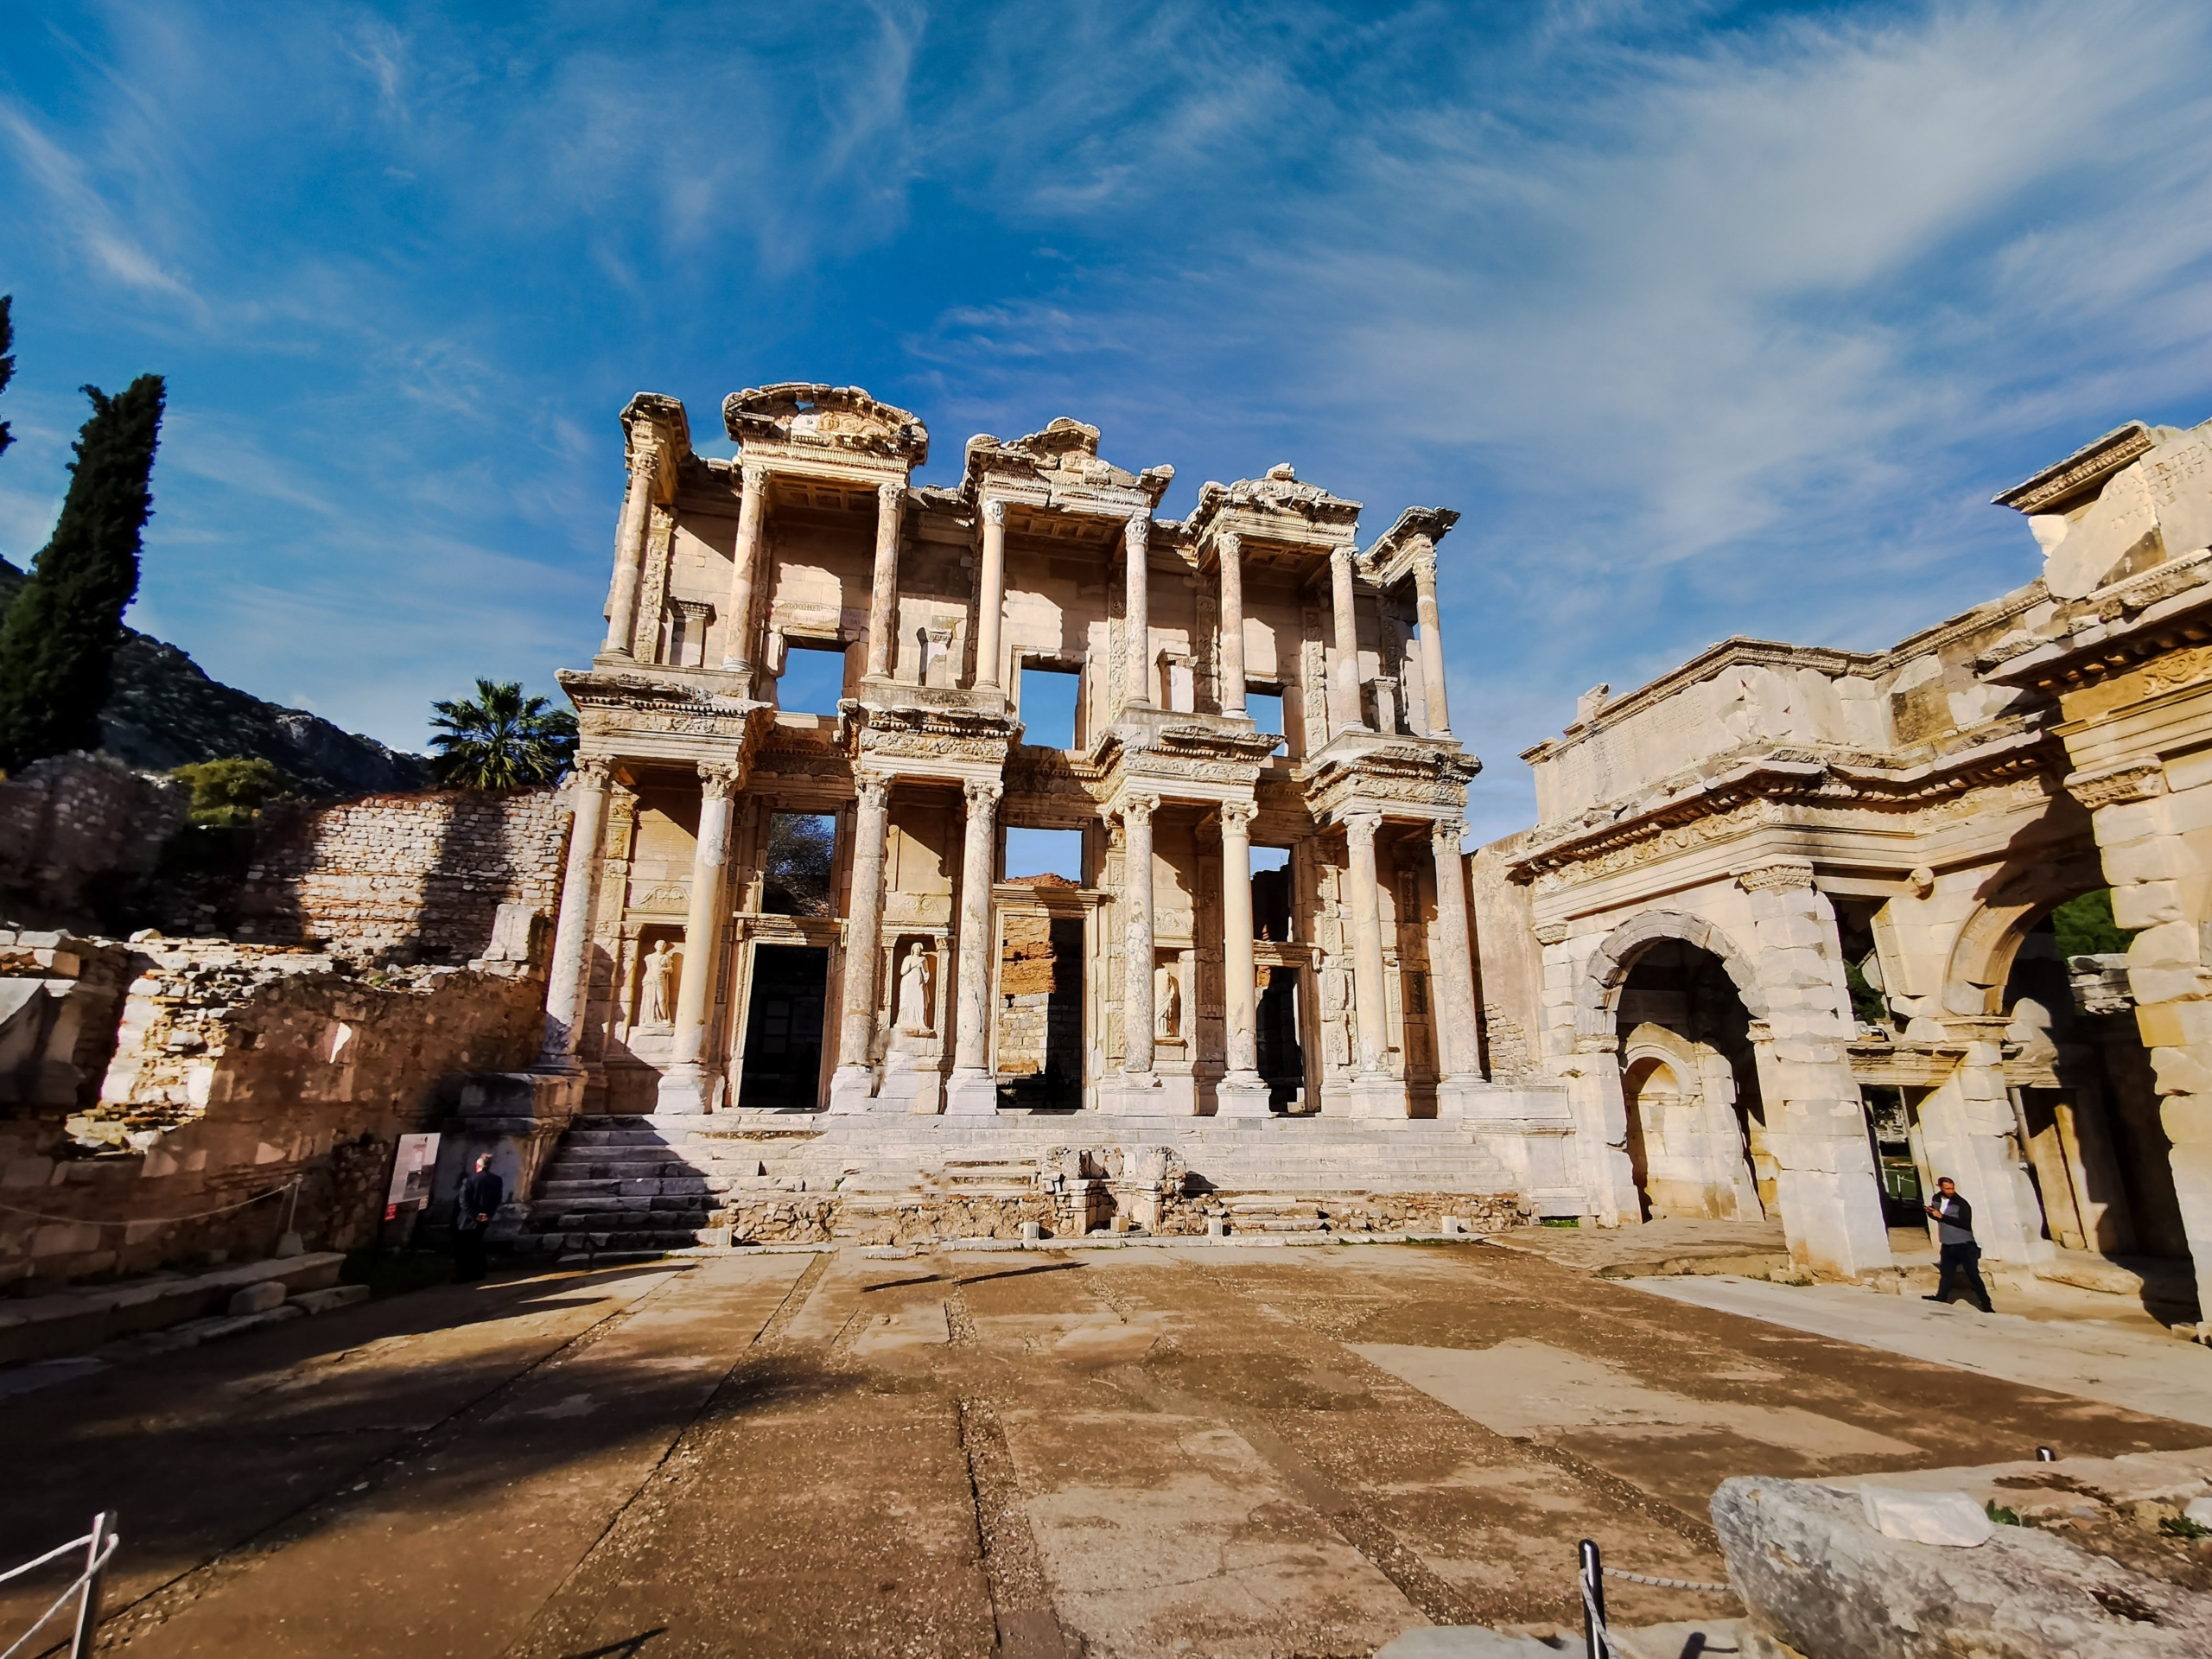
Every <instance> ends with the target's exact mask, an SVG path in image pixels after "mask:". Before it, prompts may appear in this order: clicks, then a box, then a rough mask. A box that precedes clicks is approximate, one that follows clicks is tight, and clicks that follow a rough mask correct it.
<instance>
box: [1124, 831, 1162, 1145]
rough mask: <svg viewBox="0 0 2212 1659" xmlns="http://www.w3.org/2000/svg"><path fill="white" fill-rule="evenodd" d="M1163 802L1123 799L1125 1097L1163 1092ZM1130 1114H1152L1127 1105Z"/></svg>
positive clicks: (1143, 1106)
mask: <svg viewBox="0 0 2212 1659" xmlns="http://www.w3.org/2000/svg"><path fill="white" fill-rule="evenodd" d="M1159 808H1160V797H1159V796H1157V795H1147V794H1141V793H1131V794H1125V795H1123V796H1122V895H1121V898H1122V1077H1121V1087H1122V1090H1124V1091H1125V1093H1132V1094H1135V1093H1139V1091H1142V1090H1156V1089H1158V1088H1159V1087H1160V1077H1159V1076H1158V1074H1157V1073H1155V1072H1154V1071H1153V1069H1152V1035H1153V1030H1152V1021H1153V1016H1154V1008H1153V1005H1152V970H1153V956H1154V951H1153V946H1152V815H1153V814H1154V812H1155V811H1157V810H1159ZM1149 1109H1151V1107H1150V1104H1149V1103H1148V1102H1147V1101H1145V1100H1143V1099H1142V1097H1141V1095H1140V1098H1139V1099H1138V1100H1137V1101H1136V1102H1130V1101H1128V1100H1124V1101H1123V1102H1122V1110H1124V1111H1143V1110H1149Z"/></svg>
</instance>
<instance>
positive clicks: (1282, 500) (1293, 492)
mask: <svg viewBox="0 0 2212 1659" xmlns="http://www.w3.org/2000/svg"><path fill="white" fill-rule="evenodd" d="M1359 505H1360V504H1359V503H1358V502H1357V501H1348V500H1346V499H1344V498H1343V497H1342V496H1337V495H1332V494H1330V493H1329V492H1328V491H1326V490H1325V489H1323V488H1322V487H1321V486H1319V485H1318V484H1306V483H1303V482H1301V481H1300V480H1299V477H1298V474H1297V473H1296V472H1295V471H1294V470H1293V469H1292V468H1291V467H1289V466H1288V465H1287V464H1286V465H1283V466H1279V467H1269V468H1268V474H1267V476H1266V477H1264V478H1241V479H1239V480H1236V483H1234V484H1217V483H1213V482H1211V481H1210V482H1207V483H1205V484H1202V485H1200V486H1198V507H1197V509H1196V510H1195V511H1194V512H1192V514H1191V516H1190V517H1189V518H1186V519H1185V520H1184V526H1183V527H1184V534H1185V539H1186V541H1187V542H1188V543H1189V546H1190V548H1191V551H1192V556H1193V557H1194V558H1195V559H1197V560H1198V562H1199V563H1205V561H1206V560H1207V559H1209V558H1211V557H1215V556H1217V551H1218V549H1219V546H1220V543H1221V539H1222V538H1223V537H1225V536H1234V537H1236V543H1237V548H1238V551H1239V554H1240V556H1241V557H1242V558H1243V563H1244V568H1245V569H1247V570H1257V569H1266V568H1268V566H1270V565H1275V566H1281V567H1284V568H1286V569H1289V570H1291V571H1292V572H1294V574H1297V575H1309V574H1313V572H1315V571H1317V570H1318V569H1320V568H1322V567H1323V566H1324V565H1325V562H1326V560H1327V558H1328V556H1329V555H1330V553H1331V552H1332V551H1333V550H1336V549H1338V548H1340V547H1350V546H1351V545H1352V544H1353V543H1354V542H1355V541H1356V540H1357V537H1358V535H1359ZM1452 516H1453V517H1455V518H1456V517H1457V516H1458V515H1456V514H1454V515H1452Z"/></svg>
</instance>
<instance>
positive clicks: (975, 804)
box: [945, 778, 1001, 1115]
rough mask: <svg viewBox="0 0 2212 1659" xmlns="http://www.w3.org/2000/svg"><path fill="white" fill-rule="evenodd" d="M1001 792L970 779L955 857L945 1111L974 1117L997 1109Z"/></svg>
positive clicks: (993, 784)
mask: <svg viewBox="0 0 2212 1659" xmlns="http://www.w3.org/2000/svg"><path fill="white" fill-rule="evenodd" d="M1000 791H1001V785H1000V783H999V781H998V779H995V778H971V779H969V780H968V784H967V795H968V834H967V836H966V838H965V840H964V841H963V843H962V846H961V855H960V1006H959V1013H958V1014H957V1015H956V1016H955V1018H956V1024H955V1025H954V1027H953V1033H954V1040H953V1051H952V1086H951V1088H950V1090H949V1091H948V1092H947V1094H946V1096H945V1110H946V1111H947V1112H958V1113H965V1114H977V1115H980V1114H982V1113H986V1112H995V1111H996V1110H998V1109H999V1090H998V1082H997V1079H996V1078H995V1076H994V1075H993V1072H992V1068H991V1065H990V1061H989V1053H990V1033H991V881H992V879H993V877H994V876H995V874H997V871H996V866H997V863H998V860H997V857H996V854H997V852H998V836H997V834H996V820H997V813H998V804H999V794H1000Z"/></svg>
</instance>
